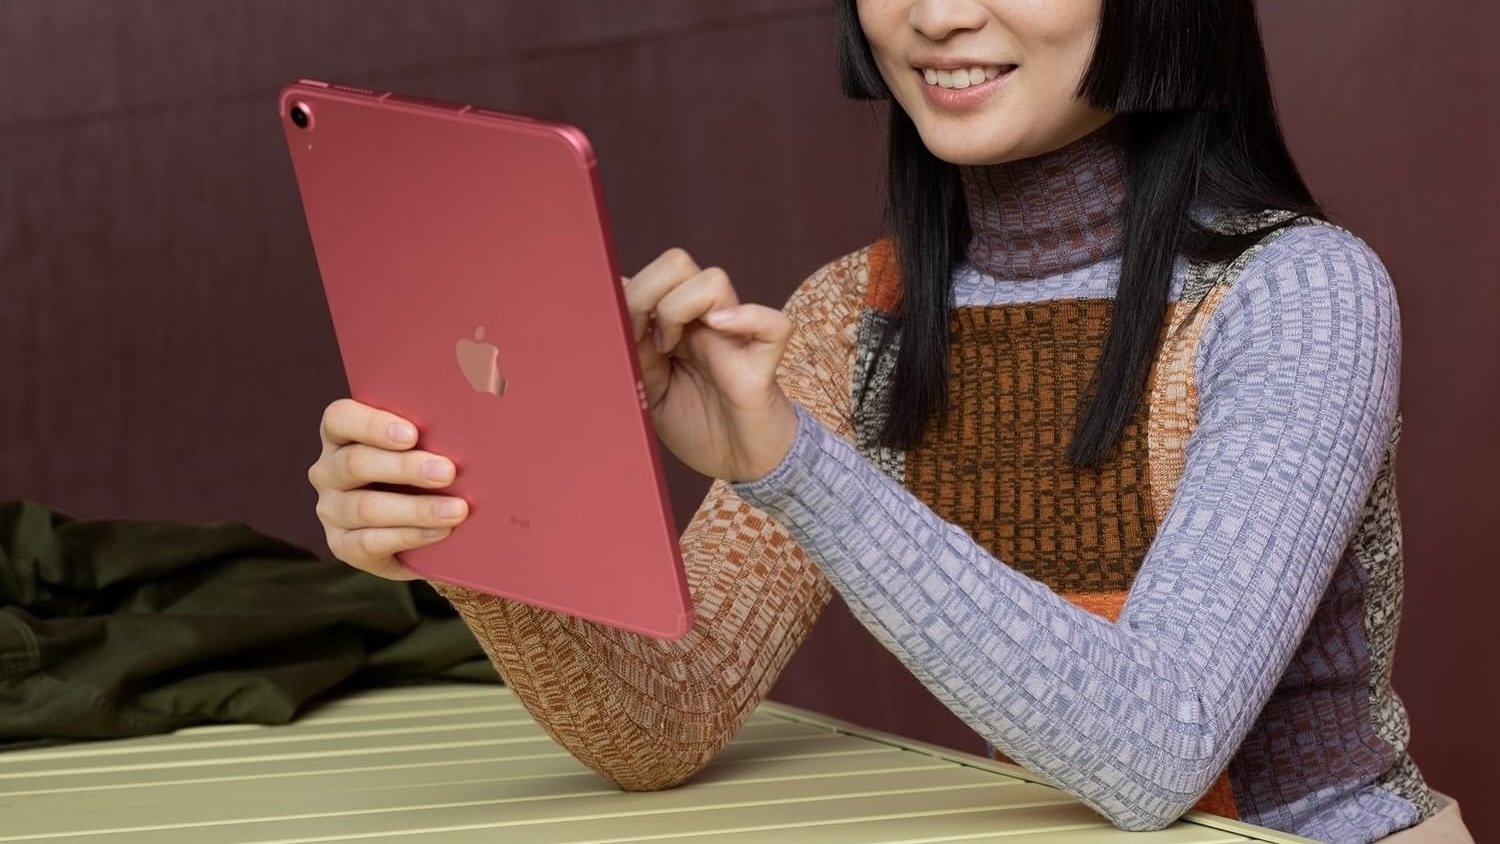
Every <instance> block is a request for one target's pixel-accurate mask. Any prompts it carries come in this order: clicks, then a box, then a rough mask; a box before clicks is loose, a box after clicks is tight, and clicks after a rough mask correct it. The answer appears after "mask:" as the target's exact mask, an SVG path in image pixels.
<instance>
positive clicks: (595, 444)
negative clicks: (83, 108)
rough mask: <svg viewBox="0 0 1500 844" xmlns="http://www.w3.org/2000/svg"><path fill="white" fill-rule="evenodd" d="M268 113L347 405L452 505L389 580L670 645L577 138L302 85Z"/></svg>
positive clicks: (652, 444) (648, 490) (650, 475)
mask: <svg viewBox="0 0 1500 844" xmlns="http://www.w3.org/2000/svg"><path fill="white" fill-rule="evenodd" d="M294 104H295V105H299V106H300V108H301V113H302V114H305V115H307V116H308V117H309V120H308V121H307V124H308V125H306V126H305V127H303V126H298V125H296V123H295V122H294V121H293V119H292V118H291V116H290V114H291V107H292V105H294ZM280 105H281V108H280V115H281V121H282V125H283V127H284V130H285V133H286V140H287V144H288V149H289V150H290V153H291V158H292V162H293V166H294V168H295V171H296V176H297V183H298V186H299V188H300V190H301V194H302V203H303V208H304V210H305V211H306V214H307V223H308V228H309V230H310V232H311V235H312V241H313V246H314V249H315V251H316V253H317V260H318V269H319V272H320V273H321V274H322V278H323V285H324V290H325V292H326V294H327V297H328V306H329V311H330V313H331V315H332V318H333V325H334V329H335V331H336V333H337V337H338V345H339V350H340V352H341V354H342V356H343V360H344V368H345V371H346V373H347V375H348V379H349V388H350V392H351V394H352V395H353V396H354V398H356V399H358V400H360V401H362V402H365V403H367V404H371V405H375V406H378V407H382V408H386V409H388V410H391V411H393V412H395V413H397V414H400V415H401V416H404V417H406V418H408V419H410V420H412V421H413V422H415V423H416V424H417V426H418V428H419V430H420V432H421V433H420V440H419V443H418V448H422V449H427V450H430V451H433V452H436V453H439V454H443V455H446V456H448V457H450V458H452V459H453V460H454V461H455V463H456V464H457V465H458V476H457V479H456V480H455V482H454V484H453V485H452V487H451V488H450V489H449V490H448V491H449V492H451V493H453V494H455V495H459V496H462V497H463V498H465V499H467V500H468V502H469V504H470V515H469V518H468V520H467V521H466V522H465V523H464V524H463V525H461V526H459V527H458V528H457V529H456V530H455V531H454V532H453V533H452V534H451V535H450V536H449V537H448V538H447V539H445V540H443V541H442V542H439V543H436V544H435V545H432V546H429V547H427V548H423V549H418V550H416V551H411V552H407V553H405V554H403V555H401V559H402V562H404V563H405V564H406V565H408V566H409V567H411V568H412V569H413V570H415V571H417V572H419V573H421V574H422V575H424V576H426V577H428V578H431V579H434V580H441V581H447V582H451V583H455V584H460V585H464V586H469V587H472V588H475V589H479V590H482V591H485V592H488V593H492V594H495V595H501V596H504V597H508V598H513V599H516V600H520V601H524V602H526V603H529V604H533V605H536V606H540V607H544V608H547V609H552V610H557V611H560V612H564V613H568V614H571V615H576V616H580V617H582V618H586V619H590V620H593V621H598V622H602V623H605V624H609V625H613V626H617V627H622V628H625V629H629V630H634V631H637V632H641V633H645V634H648V635H651V636H656V637H662V638H676V637H678V636H680V635H682V634H683V633H685V632H686V630H687V628H688V627H689V626H690V624H691V607H690V604H689V599H688V590H687V583H686V579H685V577H684V574H683V569H682V561H681V557H680V554H679V551H678V540H677V532H676V529H675V525H674V523H673V519H672V514H671V507H670V504H669V501H668V498H667V494H666V485H665V482H664V478H663V475H662V470H661V464H660V459H659V455H658V453H657V446H656V434H655V430H654V427H653V425H652V421H651V417H650V414H649V411H648V410H647V408H646V406H645V398H644V388H643V385H642V384H641V381H640V375H639V366H638V364H637V361H636V351H635V348H634V344H633V340H632V338H631V332H630V326H629V316H628V313H627V311H626V308H625V303H624V291H623V288H622V286H621V278H620V273H619V270H618V268H617V266H616V263H615V258H614V254H613V248H612V246H611V244H610V239H609V233H608V226H607V221H606V217H605V213H604V205H603V200H602V195H601V193H600V190H599V182H598V176H597V169H596V165H595V161H594V157H593V153H592V151H591V149H590V147H589V145H588V141H587V140H586V139H585V138H584V137H583V135H582V133H581V132H579V131H578V130H576V129H574V128H572V127H567V126H562V125H558V124H550V123H544V122H539V121H533V120H529V119H527V118H523V117H519V116H513V115H503V114H500V113H497V112H488V111H484V110H477V109H473V108H471V107H469V106H463V105H457V104H448V103H435V102H432V101H425V100H416V99H411V98H404V97H400V96H396V95H392V94H389V93H378V92H364V91H360V90H358V89H346V88H343V87H342V86H331V85H328V84H326V83H320V82H311V81H306V80H304V81H302V82H298V83H293V84H292V85H289V86H287V87H286V88H285V89H283V91H282V94H281V103H280Z"/></svg>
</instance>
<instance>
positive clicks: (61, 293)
mask: <svg viewBox="0 0 1500 844" xmlns="http://www.w3.org/2000/svg"><path fill="white" fill-rule="evenodd" d="M829 6H830V3H829V1H828V0H737V2H735V3H732V4H731V3H704V2H701V0H632V2H630V3H618V2H610V1H609V0H549V1H548V2H546V3H538V2H519V0H513V1H512V2H495V0H426V1H425V2H421V3H418V2H411V0H406V2H397V0H361V1H360V2H355V0H324V2H318V3H307V2H301V0H219V2H213V3H205V2H202V1H201V0H6V2H4V3H3V4H0V80H3V82H0V365H3V367H4V368H3V372H4V374H3V375H0V498H19V497H27V498H34V499H39V500H41V501H44V502H46V503H49V504H51V505H53V506H56V507H59V508H61V509H63V510H65V511H67V512H70V513H72V514H75V515H78V516H125V517H159V518H170V519H178V520H210V519H226V518H227V519H240V520H245V521H248V522H250V523H252V524H254V525H255V526H257V527H259V528H261V529H263V530H266V531H269V532H273V533H276V534H280V535H282V536H285V537H288V538H291V539H293V540H296V541H299V542H302V543H304V544H306V545H307V546H309V547H313V548H321V541H322V534H321V530H320V529H319V528H318V525H317V522H316V520H315V518H314V516H313V496H312V493H311V491H310V489H309V488H308V486H307V483H306V480H305V477H304V472H305V469H306V467H307V465H308V463H309V462H311V461H312V459H313V458H314V456H315V453H316V445H317V440H316V423H317V419H318V416H319V413H320V412H321V410H322V408H323V406H324V405H325V404H326V403H327V402H328V401H330V400H331V399H332V398H334V397H336V396H338V395H340V394H342V393H343V392H344V383H343V378H342V374H341V370H340V366H339V360H338V353H337V349H336V348H335V346H334V342H333V335H332V330H331V328H330V325H329V322H328V316H327V311H326V309H325V307H324V304H323V300H322V293H321V289H320V287H319V284H318V279H317V275H316V269H315V266H314V263H313V258H312V254H311V252H310V249H309V245H308V238H307V234H306V231H305V228H304V226H303V221H302V218H301V211H300V208H299V205H298V202H297V196H296V188H295V185H294V183H293V181H292V177H291V172H290V169H289V166H288V162H287V160H286V155H285V152H284V150H283V148H282V140H281V136H280V131H279V128H278V125H277V120H276V115H275V102H276V101H275V91H276V89H277V88H278V87H279V86H280V85H281V84H282V83H284V82H286V81H287V80H289V79H291V78H295V77H297V76H310V77H314V78H321V79H330V80H336V81H344V82H349V83H355V84H366V85H373V86H378V87H382V88H391V89H399V90H402V91H406V92H410V93H414V94H423V95H428V96H435V97H441V98H445V99H456V100H465V101H470V102H474V103H476V104H480V105H487V106H492V107H497V108H503V109H510V110H521V111H528V112H533V113H537V114H541V115H546V116H550V117H553V118H557V119H562V120H567V121H570V122H574V123H577V124H579V125H581V126H583V127H584V128H585V129H586V130H587V131H588V132H589V133H590V135H591V136H592V138H593V141H594V143H595V146H596V148H597V150H598V153H599V158H600V160H601V162H602V164H603V175H604V181H605V185H606V191H607V196H608V201H609V204H610V208H611V212H612V215H613V217H614V223H615V227H616V238H617V243H618V247H619V251H620V258H621V262H622V264H623V265H624V268H625V270H626V272H633V271H634V269H635V268H636V267H638V266H640V265H641V264H642V263H644V262H645V261H647V260H649V259H650V258H651V257H653V256H654V255H655V254H657V253H658V252H659V251H660V250H662V249H664V248H666V247H667V246H672V245H680V246H684V247H686V248H688V249H689V250H690V251H692V252H693V253H694V254H695V255H696V256H697V257H698V258H699V260H700V261H702V262H707V263H712V264H718V265H721V266H723V267H725V268H727V269H728V270H729V272H730V273H731V275H732V276H733V278H734V279H735V281H736V284H737V285H738V286H739V288H740V289H741V291H742V293H743V295H745V297H746V298H749V299H753V300H758V301H762V302H766V303H771V304H780V303H781V302H782V301H783V300H784V299H785V297H786V296H787V294H788V293H789V292H790V291H791V290H792V288H793V287H795V286H796V284H797V283H798V282H800V281H801V280H802V279H803V278H804V277H806V276H807V274H808V273H809V272H811V271H812V270H813V269H815V268H816V267H817V266H819V265H820V264H822V263H823V262H825V261H827V260H829V259H831V258H833V257H835V256H837V255H840V254H842V253H844V252H846V251H849V250H851V249H854V248H855V247H857V246H859V245H861V244H863V243H865V242H867V241H869V240H870V239H872V238H873V237H874V236H875V235H876V233H877V231H878V219H879V201H880V199H879V189H878V182H879V173H880V166H881V164H880V154H881V150H880V144H881V133H880V129H879V127H880V122H879V120H878V112H876V111H874V110H872V108H871V107H870V106H868V105H864V104H858V103H851V102H847V101H844V100H842V99H841V98H840V97H839V95H838V92H837V86H836V81H835V73H834V65H833V51H832V23H831V14H830V11H829ZM1261 12H1262V16H1263V23H1264V27H1265V36H1266V41H1267V46H1268V49H1269V52H1270V57H1271V66H1272V70H1273V74H1274V81H1275V85H1276V93H1277V96H1278V100H1279V102H1280V105H1281V109H1282V116H1283V120H1284V123H1285V126H1286V131H1287V136H1288V140H1289V142H1290V144H1291V147H1292V150H1293V152H1294V153H1295V154H1296V156H1297V159H1298V161H1299V163H1300V164H1301V165H1302V167H1303V169H1304V172H1305V174H1306V175H1307V177H1308V179H1309V181H1310V182H1311V184H1312V187H1313V189H1314V191H1315V193H1317V195H1318V196H1319V197H1320V198H1321V199H1323V200H1324V201H1325V202H1326V204H1327V206H1328V207H1329V208H1330V209H1331V210H1332V211H1333V212H1334V213H1335V214H1336V215H1337V216H1338V217H1339V218H1340V219H1341V220H1342V221H1344V222H1345V223H1346V224H1348V225H1349V226H1350V227H1352V228H1353V229H1354V230H1355V231H1356V232H1358V233H1359V234H1361V235H1362V236H1363V237H1365V239H1367V240H1368V241H1369V242H1370V243H1371V244H1372V245H1373V246H1374V247H1375V249H1376V250H1377V251H1378V252H1379V253H1380V255H1381V256H1382V257H1383V258H1384V260H1385V262H1386V264H1387V265H1388V267H1389V268H1390V270H1391V272H1392V274H1393V276H1394V278H1395V279H1396V283H1397V286H1398V289H1399V295H1400V301H1401V308H1402V323H1403V329H1404V336H1405V352H1404V368H1403V387H1404V389H1403V391H1402V402H1401V404H1402V408H1403V410H1404V413H1405V418H1406V431H1405V436H1404V438H1403V441H1402V445H1403V447H1402V450H1401V454H1400V463H1399V470H1398V476H1399V484H1400V497H1401V504H1402V515H1403V517H1404V520H1405V527H1406V576H1407V600H1406V605H1405V618H1404V624H1403V627H1402V632H1401V637H1400V649H1399V654H1398V658H1397V661H1396V669H1395V672H1396V687H1397V690H1398V691H1399V692H1400V694H1401V696H1402V697H1403V699H1404V700H1405V702H1406V704H1407V706H1408V709H1409V711H1410V713H1411V717H1412V722H1413V733H1414V738H1413V740H1412V748H1413V752H1414V754H1415V756H1416V759H1417V761H1418V763H1419V764H1420V765H1421V767H1422V769H1423V771H1424V772H1425V773H1426V775H1427V776H1428V778H1429V779H1430V781H1431V782H1432V783H1433V784H1434V785H1435V786H1437V787H1438V788H1440V789H1443V790H1446V791H1448V792H1449V793H1452V794H1454V795H1456V796H1457V797H1458V798H1459V799H1460V801H1461V802H1462V803H1463V805H1464V813H1465V815H1466V816H1467V817H1468V818H1469V823H1470V825H1471V827H1472V828H1473V830H1474V832H1475V834H1476V837H1477V838H1479V839H1480V840H1484V839H1486V838H1488V837H1491V836H1500V813H1497V812H1495V811H1494V810H1493V809H1492V808H1491V807H1490V806H1489V805H1486V803H1487V801H1486V799H1485V798H1486V797H1487V796H1488V794H1489V792H1490V791H1492V790H1493V788H1494V786H1495V784H1496V782H1495V777H1494V775H1493V773H1489V774H1487V773H1486V769H1487V768H1488V770H1490V771H1493V770H1494V767H1493V764H1492V763H1491V760H1493V759H1495V758H1496V757H1497V755H1500V736H1497V731H1496V729H1495V721H1494V712H1495V711H1496V708H1497V707H1496V704H1497V701H1500V679H1497V675H1500V670H1497V669H1500V652H1497V645H1496V640H1497V636H1496V634H1495V628H1494V621H1493V614H1494V609H1493V605H1494V602H1495V595H1497V594H1500V573H1497V568H1496V566H1495V565H1494V564H1493V561H1494V559H1495V551H1494V550H1493V549H1494V547H1495V534H1494V531H1493V528H1494V524H1495V520H1496V516H1495V509H1496V504H1497V501H1500V496H1497V495H1496V494H1495V492H1494V487H1493V484H1494V479H1495V478H1496V477H1500V458H1497V457H1496V451H1495V449H1494V447H1493V442H1494V439H1493V438H1494V432H1495V424H1494V420H1495V419H1496V418H1497V417H1500V285H1497V282H1496V277H1495V267H1497V266H1500V239H1497V235H1496V229H1497V226H1496V213H1495V211H1494V207H1493V202H1494V196H1495V194H1496V191H1497V189H1500V172H1497V170H1500V163H1497V158H1496V150H1497V149H1500V117H1497V112H1496V110H1495V106H1494V103H1495V102H1496V101H1497V99H1500V97H1497V95H1500V90H1497V87H1500V60H1497V51H1496V50H1495V49H1494V46H1493V45H1494V44H1495V43H1496V42H1497V41H1500V26H1497V23H1500V5H1497V4H1495V3H1494V2H1492V0H1438V2H1431V3H1422V4H1415V3H1411V2H1409V0H1324V2H1320V3H1280V2H1278V3H1269V2H1268V3H1263V4H1262V8H1261ZM670 477H671V482H672V485H673V493H674V496H673V497H674V501H675V505H676V509H677V515H678V517H679V519H681V520H685V519H686V518H687V516H688V515H689V514H690V513H691V511H692V509H693V507H694V506H695V505H696V504H697V501H698V499H699V497H700V496H701V494H702V492H703V490H704V489H705V488H706V483H707V482H706V481H705V480H704V479H702V478H700V477H697V476H694V475H693V474H691V473H689V472H687V471H685V470H683V469H682V468H681V467H680V466H675V465H674V466H673V467H672V472H671V476H670ZM776 696H777V697H779V698H780V699H782V700H787V701H791V702H795V703H800V704H805V705H808V706H813V707H817V708H820V709H825V710H828V711H832V712H835V713H838V714H840V715H843V716H844V717H848V718H851V719H853V720H856V721H862V722H865V723H868V724H871V725H874V726H878V727H883V728H887V729H891V730H894V731H898V732H904V733H908V734H911V735H915V736H919V737H924V738H928V739H932V740H936V741H941V742H945V743H950V744H954V745H957V746H961V747H966V748H968V749H977V748H978V746H979V742H978V739H977V738H976V737H974V735H973V734H972V733H970V732H969V731H968V730H967V729H966V728H964V727H963V726H962V725H961V724H959V723H958V722H957V721H956V720H955V719H954V718H953V717H952V716H951V715H949V714H948V713H947V712H946V710H944V709H943V708H942V707H941V706H940V705H939V704H937V703H936V702H935V701H933V700H932V699H931V698H930V696H928V695H927V694H926V692H925V691H923V690H922V689H921V688H920V686H918V685H917V683H916V681H914V680H912V679H911V678H910V677H909V676H907V674H906V672H905V671H904V670H903V669H902V668H901V667H900V666H899V664H897V663H896V662H895V660H894V659H893V658H892V657H890V656H888V655H887V654H886V653H885V652H884V651H883V650H881V649H880V647H879V646H878V645H876V644H874V642H873V640H871V639H870V638H869V637H868V635H867V634H865V633H864V631H863V630H862V629H860V628H859V627H858V625H857V624H856V623H854V622H853V621H851V620H850V618H849V617H848V615H847V613H845V612H844V611H843V610H842V608H836V610H834V611H831V612H830V613H829V615H828V617H827V618H826V619H825V620H824V621H823V622H822V623H821V624H820V625H819V628H818V630H817V631H816V632H815V634H814V636H813V638H812V640H811V641H810V642H809V643H808V644H807V646H806V647H805V648H804V649H803V651H802V652H800V653H799V654H798V656H797V658H796V659H795V661H794V662H793V665H792V667H791V668H790V669H789V670H788V673H787V675H786V677H785V678H784V680H783V681H782V682H781V684H780V685H779V686H778V688H777V691H776ZM1486 713H1489V714H1486ZM1486 763H1491V764H1489V765H1487V764H1486Z"/></svg>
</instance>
